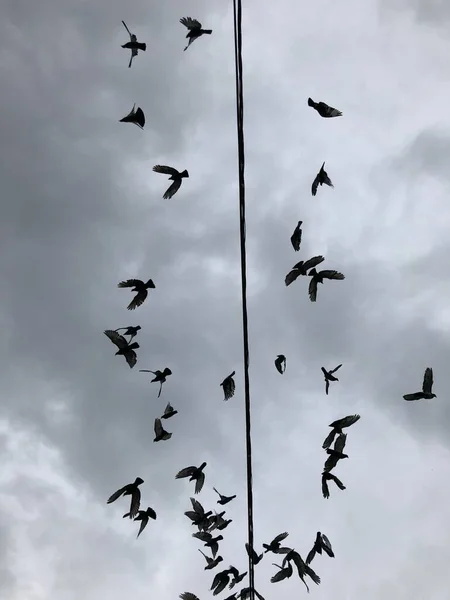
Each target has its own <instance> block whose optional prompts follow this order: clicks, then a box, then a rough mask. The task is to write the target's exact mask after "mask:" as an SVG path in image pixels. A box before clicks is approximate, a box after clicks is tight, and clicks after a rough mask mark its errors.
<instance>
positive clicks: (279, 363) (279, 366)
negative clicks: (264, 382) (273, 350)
mask: <svg viewBox="0 0 450 600" xmlns="http://www.w3.org/2000/svg"><path fill="white" fill-rule="evenodd" d="M275 368H276V370H277V371H278V373H280V374H281V375H283V373H284V372H285V371H286V357H285V355H284V354H278V356H277V357H276V359H275Z"/></svg>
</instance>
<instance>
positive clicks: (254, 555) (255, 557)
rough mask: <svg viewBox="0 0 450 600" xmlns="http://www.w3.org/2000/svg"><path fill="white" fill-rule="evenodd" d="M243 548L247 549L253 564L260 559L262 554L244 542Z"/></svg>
mask: <svg viewBox="0 0 450 600" xmlns="http://www.w3.org/2000/svg"><path fill="white" fill-rule="evenodd" d="M245 549H246V550H247V554H248V555H249V556H251V557H252V561H253V564H254V565H257V564H258V563H259V562H261V561H262V558H263V556H264V554H257V553H256V552H255V549H254V548H250V546H249V544H248V543H246V544H245Z"/></svg>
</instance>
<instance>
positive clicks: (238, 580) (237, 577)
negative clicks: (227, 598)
mask: <svg viewBox="0 0 450 600" xmlns="http://www.w3.org/2000/svg"><path fill="white" fill-rule="evenodd" d="M228 572H229V573H230V575H232V576H233V580H232V581H231V583H230V585H229V586H228V588H229V589H230V590H232V589H233V588H234V586H235V585H237V584H238V583H241V581H242V580H243V579H244V577H245V576H246V575H247V571H245V573H239V571H238V570H237V569H236V567H233V565H230V568H229V569H228Z"/></svg>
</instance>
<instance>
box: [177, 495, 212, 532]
mask: <svg viewBox="0 0 450 600" xmlns="http://www.w3.org/2000/svg"><path fill="white" fill-rule="evenodd" d="M191 504H192V508H193V510H187V511H186V512H185V513H184V514H185V515H186V517H188V518H189V519H190V520H191V525H195V526H196V527H198V529H199V531H201V530H205V531H206V530H207V529H208V528H209V524H210V520H209V516H210V515H212V511H211V510H209V511H208V512H205V509H204V508H203V506H202V505H201V504H200V502H199V501H198V500H196V499H195V498H191Z"/></svg>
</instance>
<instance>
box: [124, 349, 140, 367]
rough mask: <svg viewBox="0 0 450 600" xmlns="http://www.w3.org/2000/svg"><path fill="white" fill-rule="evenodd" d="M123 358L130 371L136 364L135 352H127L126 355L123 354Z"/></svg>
mask: <svg viewBox="0 0 450 600" xmlns="http://www.w3.org/2000/svg"><path fill="white" fill-rule="evenodd" d="M124 356H125V360H126V361H127V363H128V365H129V367H130V369H132V368H133V367H134V365H135V364H136V363H137V355H136V352H135V351H134V350H129V351H128V352H127V353H126V354H124Z"/></svg>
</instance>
